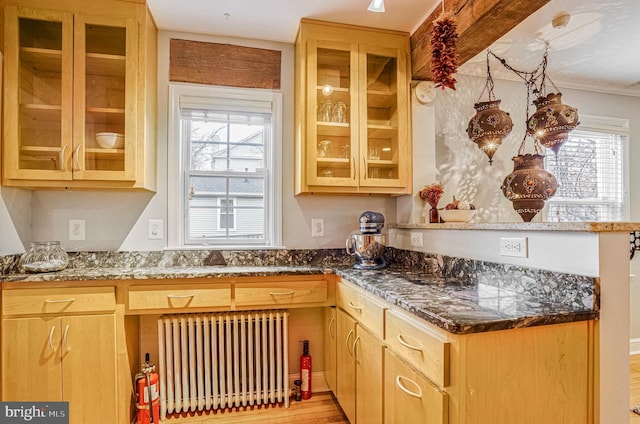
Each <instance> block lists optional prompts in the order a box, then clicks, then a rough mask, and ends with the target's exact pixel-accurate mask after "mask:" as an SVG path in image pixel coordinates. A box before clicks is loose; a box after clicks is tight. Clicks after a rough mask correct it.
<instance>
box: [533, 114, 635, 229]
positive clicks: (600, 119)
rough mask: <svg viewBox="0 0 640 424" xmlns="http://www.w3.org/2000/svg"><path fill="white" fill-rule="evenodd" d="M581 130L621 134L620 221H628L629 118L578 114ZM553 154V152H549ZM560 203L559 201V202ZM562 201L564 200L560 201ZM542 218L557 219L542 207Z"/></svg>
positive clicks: (551, 200)
mask: <svg viewBox="0 0 640 424" xmlns="http://www.w3.org/2000/svg"><path fill="white" fill-rule="evenodd" d="M576 129H579V130H582V131H592V132H598V133H606V134H616V135H620V136H622V143H623V146H622V152H623V155H624V157H623V159H622V168H623V169H622V184H623V187H624V191H623V194H622V215H623V216H622V221H628V220H629V217H630V205H629V120H628V119H626V118H613V117H605V116H594V115H584V114H581V115H580V125H579V126H578V127H577V128H576ZM549 154H553V153H549ZM553 201H554V200H553V197H552V198H550V199H549V200H547V205H549V204H552V203H553ZM559 203H560V202H559ZM561 203H564V202H561ZM575 203H576V204H579V203H588V204H593V202H580V201H577V200H576V201H575ZM544 220H545V221H553V222H555V221H557V218H556V217H555V216H551V215H550V214H549V208H548V207H545V208H544Z"/></svg>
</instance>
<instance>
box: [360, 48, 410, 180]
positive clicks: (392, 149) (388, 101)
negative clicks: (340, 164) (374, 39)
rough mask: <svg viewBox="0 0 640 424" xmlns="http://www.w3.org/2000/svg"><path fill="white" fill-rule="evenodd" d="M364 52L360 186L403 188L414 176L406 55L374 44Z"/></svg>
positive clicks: (361, 75) (397, 50) (362, 58)
mask: <svg viewBox="0 0 640 424" xmlns="http://www.w3.org/2000/svg"><path fill="white" fill-rule="evenodd" d="M360 55H361V56H360V57H361V58H360V63H361V65H360V77H359V81H360V99H361V100H360V104H361V105H362V106H361V108H360V122H361V125H362V127H363V129H362V131H360V155H361V157H362V161H361V162H360V163H361V172H360V178H361V180H360V185H361V186H373V187H402V186H405V185H406V184H408V181H410V178H411V176H410V175H409V174H410V172H411V161H410V157H411V148H410V143H408V142H407V140H408V139H409V134H408V128H409V121H408V114H407V113H406V111H407V110H408V104H407V102H408V100H407V99H408V94H407V91H408V87H409V84H408V81H407V76H406V73H405V72H404V71H403V70H404V69H406V67H407V63H406V55H405V54H404V53H403V52H402V50H401V49H388V48H381V47H375V46H372V45H365V46H363V47H362V48H361V51H360Z"/></svg>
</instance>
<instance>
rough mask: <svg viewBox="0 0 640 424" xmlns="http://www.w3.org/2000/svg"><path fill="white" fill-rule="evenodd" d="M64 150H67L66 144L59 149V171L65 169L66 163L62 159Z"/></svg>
mask: <svg viewBox="0 0 640 424" xmlns="http://www.w3.org/2000/svg"><path fill="white" fill-rule="evenodd" d="M65 150H67V145H66V144H65V145H64V146H62V150H60V166H58V168H59V169H60V170H61V171H65V172H66V170H67V165H66V163H65V161H64V152H65Z"/></svg>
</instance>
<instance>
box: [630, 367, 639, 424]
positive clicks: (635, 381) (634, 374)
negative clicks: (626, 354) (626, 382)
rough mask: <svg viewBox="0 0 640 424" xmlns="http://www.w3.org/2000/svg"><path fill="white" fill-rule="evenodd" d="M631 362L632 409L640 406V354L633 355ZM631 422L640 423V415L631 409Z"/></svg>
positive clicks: (632, 423) (633, 423)
mask: <svg viewBox="0 0 640 424" xmlns="http://www.w3.org/2000/svg"><path fill="white" fill-rule="evenodd" d="M630 362H631V364H630V368H631V369H630V370H629V371H630V372H629V378H630V386H629V388H630V390H629V404H630V409H631V408H635V407H640V355H632V356H631V359H630ZM629 424H640V415H638V414H634V413H633V412H631V411H629Z"/></svg>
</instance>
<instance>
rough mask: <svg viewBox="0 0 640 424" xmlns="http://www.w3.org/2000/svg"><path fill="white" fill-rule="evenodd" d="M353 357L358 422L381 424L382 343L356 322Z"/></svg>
mask: <svg viewBox="0 0 640 424" xmlns="http://www.w3.org/2000/svg"><path fill="white" fill-rule="evenodd" d="M353 346H354V349H353V351H354V357H355V360H356V414H357V419H356V422H358V423H367V424H381V423H382V402H383V390H382V389H383V375H382V369H383V368H382V357H383V356H382V355H383V347H382V343H381V342H380V341H379V340H378V339H377V338H376V337H375V336H373V334H371V333H370V332H369V331H367V330H365V329H364V327H362V326H361V325H360V324H357V330H356V341H355V342H354V344H353Z"/></svg>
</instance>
